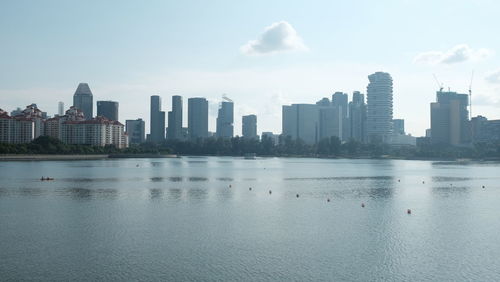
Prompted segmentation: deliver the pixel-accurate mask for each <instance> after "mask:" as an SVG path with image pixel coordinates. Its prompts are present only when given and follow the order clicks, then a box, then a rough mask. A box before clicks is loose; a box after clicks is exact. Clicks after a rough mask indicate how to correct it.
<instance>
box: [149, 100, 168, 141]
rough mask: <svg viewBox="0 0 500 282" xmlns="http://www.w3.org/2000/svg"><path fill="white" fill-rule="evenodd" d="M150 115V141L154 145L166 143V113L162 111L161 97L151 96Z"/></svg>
mask: <svg viewBox="0 0 500 282" xmlns="http://www.w3.org/2000/svg"><path fill="white" fill-rule="evenodd" d="M150 115H151V121H150V129H149V131H150V134H149V137H150V139H149V140H148V141H149V142H153V143H161V142H163V141H165V112H162V110H161V97H160V96H157V95H153V96H151V108H150Z"/></svg>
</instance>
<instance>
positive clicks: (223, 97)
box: [222, 93, 233, 103]
mask: <svg viewBox="0 0 500 282" xmlns="http://www.w3.org/2000/svg"><path fill="white" fill-rule="evenodd" d="M222 100H224V101H226V102H231V103H233V100H231V99H229V98H228V97H227V96H226V93H224V94H222Z"/></svg>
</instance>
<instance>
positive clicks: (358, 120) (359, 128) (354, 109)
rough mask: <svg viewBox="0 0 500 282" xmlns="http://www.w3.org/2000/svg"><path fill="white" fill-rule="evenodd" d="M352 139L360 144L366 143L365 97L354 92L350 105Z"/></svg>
mask: <svg viewBox="0 0 500 282" xmlns="http://www.w3.org/2000/svg"><path fill="white" fill-rule="evenodd" d="M349 122H350V133H351V135H350V138H352V139H354V140H355V141H358V142H365V141H366V136H365V132H366V104H365V95H363V94H361V93H360V92H359V91H354V92H353V94H352V101H351V102H350V103H349Z"/></svg>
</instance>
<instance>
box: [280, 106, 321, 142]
mask: <svg viewBox="0 0 500 282" xmlns="http://www.w3.org/2000/svg"><path fill="white" fill-rule="evenodd" d="M282 114H283V118H282V134H283V136H290V137H291V138H292V139H294V140H299V139H300V140H302V141H304V142H305V143H307V144H311V145H312V144H315V143H317V142H318V141H319V107H318V105H315V104H292V105H291V106H283V112H282Z"/></svg>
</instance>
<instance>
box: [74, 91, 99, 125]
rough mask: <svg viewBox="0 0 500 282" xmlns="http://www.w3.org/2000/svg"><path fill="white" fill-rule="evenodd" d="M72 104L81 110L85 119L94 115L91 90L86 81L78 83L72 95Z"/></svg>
mask: <svg viewBox="0 0 500 282" xmlns="http://www.w3.org/2000/svg"><path fill="white" fill-rule="evenodd" d="M73 106H74V107H76V108H78V109H80V110H82V112H83V115H84V116H85V119H92V117H93V116H94V105H93V96H92V91H90V87H89V85H88V84H87V83H80V84H78V87H77V88H76V91H75V94H74V95H73Z"/></svg>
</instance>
